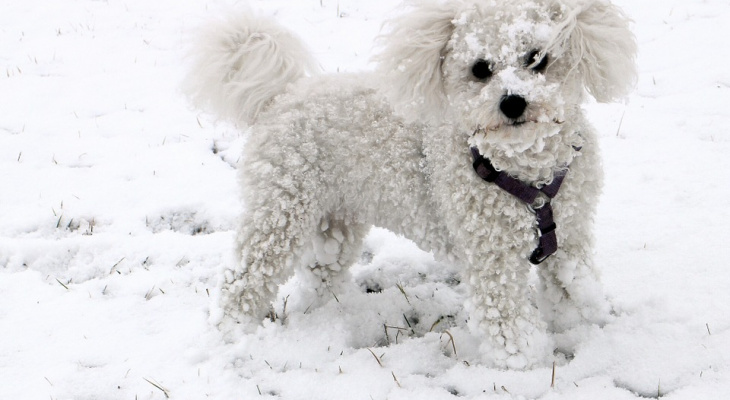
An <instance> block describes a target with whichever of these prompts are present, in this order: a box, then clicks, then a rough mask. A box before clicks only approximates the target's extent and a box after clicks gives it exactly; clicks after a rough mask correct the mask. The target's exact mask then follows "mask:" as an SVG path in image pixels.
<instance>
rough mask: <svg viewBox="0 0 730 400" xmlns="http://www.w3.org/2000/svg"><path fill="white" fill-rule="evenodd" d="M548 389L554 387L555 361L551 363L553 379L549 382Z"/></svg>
mask: <svg viewBox="0 0 730 400" xmlns="http://www.w3.org/2000/svg"><path fill="white" fill-rule="evenodd" d="M550 387H551V388H554V387H555V361H553V378H552V380H551V381H550Z"/></svg>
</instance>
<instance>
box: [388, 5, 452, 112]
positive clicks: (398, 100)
mask: <svg viewBox="0 0 730 400" xmlns="http://www.w3.org/2000/svg"><path fill="white" fill-rule="evenodd" d="M454 3H456V1H451V2H446V3H438V2H436V1H421V2H415V1H414V2H413V3H412V4H411V7H412V9H411V10H409V11H408V12H407V13H406V14H404V15H402V16H400V17H398V18H395V19H393V20H391V21H389V22H387V23H386V24H385V28H386V29H387V31H386V33H385V34H383V35H381V36H380V37H379V40H380V41H381V42H382V43H383V50H382V51H381V52H380V53H379V54H378V55H377V56H376V57H375V58H374V60H375V61H376V62H377V63H378V70H379V72H380V73H381V74H382V76H384V77H385V82H384V83H385V92H386V93H388V96H389V98H390V101H391V102H392V103H393V104H394V105H395V107H396V109H398V110H399V111H402V112H404V114H405V115H406V116H407V117H410V118H411V119H413V118H422V117H424V116H434V114H438V111H439V110H440V109H442V106H443V104H444V102H445V100H446V99H445V98H446V95H445V94H444V89H443V74H442V71H441V64H442V61H443V53H444V49H445V47H446V44H447V43H448V41H449V39H450V38H451V35H452V33H453V30H454V26H453V24H452V20H453V19H454V15H455V12H456V11H455V7H454Z"/></svg>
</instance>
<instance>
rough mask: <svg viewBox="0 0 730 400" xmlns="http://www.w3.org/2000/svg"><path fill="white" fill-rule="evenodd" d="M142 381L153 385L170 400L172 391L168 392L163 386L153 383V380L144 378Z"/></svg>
mask: <svg viewBox="0 0 730 400" xmlns="http://www.w3.org/2000/svg"><path fill="white" fill-rule="evenodd" d="M142 379H144V380H146V381H147V383H149V384H150V385H152V386H154V387H156V388H157V389H159V390H160V391H161V392H162V394H164V395H165V398H166V399H169V398H170V391H169V390H167V389H165V388H164V387H162V385H160V384H159V383H157V382H153V381H151V380H149V379H147V378H142Z"/></svg>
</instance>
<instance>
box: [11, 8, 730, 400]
mask: <svg viewBox="0 0 730 400" xmlns="http://www.w3.org/2000/svg"><path fill="white" fill-rule="evenodd" d="M616 3H618V4H619V5H621V6H622V7H623V8H624V9H625V10H626V11H627V13H628V14H629V15H631V16H632V17H633V19H634V20H635V32H636V35H637V38H638V40H639V44H640V56H639V67H640V81H639V84H638V87H637V90H636V92H635V93H634V94H633V95H632V96H631V98H630V99H629V101H628V102H627V103H626V104H614V105H599V104H590V105H588V106H587V108H588V110H589V115H590V117H591V119H592V120H593V121H594V123H595V124H596V126H597V127H598V129H599V131H600V132H601V145H602V148H603V154H604V164H605V170H606V186H605V190H604V196H603V199H602V203H601V205H600V210H599V218H598V221H597V232H596V234H597V236H598V249H597V261H598V263H599V264H600V265H601V267H602V269H603V271H604V272H603V280H604V284H605V286H606V292H607V293H608V295H609V297H610V300H611V302H612V304H613V306H614V309H615V310H616V314H617V315H616V318H615V319H614V320H613V321H611V322H610V323H609V324H608V325H606V326H605V327H604V328H597V327H585V328H583V329H578V330H575V331H571V332H568V333H566V334H562V335H556V336H555V339H556V342H557V343H558V344H560V345H564V346H565V347H571V346H576V348H575V354H574V358H573V359H572V360H566V359H565V358H564V357H563V356H556V370H555V382H554V387H551V381H552V368H550V367H545V368H537V369H534V370H531V371H499V370H493V369H488V368H485V367H482V366H479V365H478V364H476V363H475V362H473V360H474V359H475V357H474V356H473V355H474V354H475V353H476V351H477V349H478V346H479V342H478V338H476V337H474V336H472V335H471V334H470V333H469V331H468V329H466V327H465V324H464V323H463V320H464V319H465V318H466V317H465V315H463V312H462V301H463V288H462V287H461V286H460V285H458V279H457V278H456V273H457V271H455V270H454V268H453V267H452V266H450V265H444V264H438V263H436V262H435V261H433V259H432V258H431V256H430V255H429V254H426V253H423V252H420V251H419V250H418V249H416V248H415V246H414V245H413V244H412V243H410V242H408V241H406V240H404V239H402V238H398V237H395V236H394V235H392V234H390V233H389V232H387V231H384V230H380V229H375V230H373V231H372V232H371V234H370V236H369V237H368V239H367V243H366V247H367V249H366V250H367V252H366V253H365V254H364V255H363V257H362V260H361V262H360V263H359V264H358V265H356V266H355V267H354V268H353V269H352V277H353V281H354V282H355V284H353V286H352V290H351V291H350V292H348V294H347V295H346V296H340V297H339V298H336V299H335V298H332V299H328V300H327V301H326V302H325V304H323V305H322V306H321V307H319V308H317V309H314V310H310V309H307V306H308V305H307V304H306V302H304V301H303V300H302V299H301V298H298V297H297V292H298V287H297V282H296V281H293V282H290V283H289V284H287V285H286V286H285V287H283V288H282V299H281V300H280V301H279V302H278V303H277V307H278V310H279V311H280V319H279V320H278V321H276V322H266V323H265V324H264V326H263V327H261V328H260V329H259V330H258V331H257V332H256V333H254V334H251V335H245V336H244V335H242V336H241V337H239V338H237V340H234V341H233V342H232V343H226V342H225V341H224V340H223V339H222V338H221V337H220V335H219V333H218V332H217V330H216V329H215V327H214V326H213V325H212V324H211V322H210V321H211V320H214V319H215V315H216V313H217V312H218V311H217V309H216V296H217V294H216V292H215V288H216V286H217V282H218V279H219V272H220V270H221V269H222V266H224V265H227V263H230V262H232V256H231V248H232V240H233V235H234V232H233V230H234V226H235V220H236V216H237V215H238V213H239V211H240V207H241V206H240V204H239V202H238V189H237V185H236V178H235V170H234V167H233V165H235V163H236V161H237V160H238V155H239V154H240V149H241V147H242V146H243V139H242V138H241V134H240V132H239V131H238V130H237V129H236V128H235V127H234V126H230V125H226V124H216V123H214V121H213V120H212V118H211V117H210V116H208V115H205V114H200V113H198V112H197V111H194V110H192V109H191V108H190V107H189V105H188V104H187V103H186V101H185V99H184V98H183V97H182V95H180V93H179V89H178V88H179V81H180V79H181V77H182V76H183V74H184V71H185V58H184V55H185V49H186V45H187V44H188V43H189V42H190V41H191V39H192V35H194V27H195V26H197V25H199V24H200V23H201V22H203V21H206V20H208V19H210V18H214V17H216V16H219V15H221V14H224V13H228V12H230V11H231V10H232V9H235V8H241V7H242V5H241V4H235V3H233V2H228V3H226V2H223V1H214V0H207V1H206V0H196V1H190V2H173V1H172V0H160V1H155V2H148V1H142V0H126V1H120V0H108V1H94V0H73V1H64V2H57V1H50V0H37V1H34V2H4V4H3V6H2V9H3V12H2V13H0V49H2V50H1V51H0V109H1V110H2V114H0V171H1V172H0V188H2V189H1V190H0V294H1V296H2V300H0V399H37V398H51V399H59V400H60V399H134V398H136V399H163V398H165V397H166V396H169V397H170V398H173V399H199V398H212V399H248V398H263V399H266V398H272V399H276V398H281V399H318V400H319V399H322V400H325V399H343V398H346V399H374V400H384V399H390V400H398V399H407V400H413V399H419V400H422V399H423V400H425V399H450V398H455V397H461V398H468V399H533V398H534V399H537V398H539V399H596V400H602V399H634V398H637V397H640V396H641V397H649V398H652V397H654V398H656V397H658V396H660V397H661V398H666V399H723V398H727V397H728V396H730V291H729V290H728V288H730V271H728V264H729V263H728V260H727V259H726V256H727V250H726V243H727V238H726V232H727V225H728V224H729V223H730V212H728V211H727V210H728V209H730V207H729V206H730V196H729V194H730V187H728V182H730V159H728V157H727V156H726V154H728V152H730V133H729V131H728V129H727V128H726V127H727V126H728V125H726V124H730V113H729V112H728V111H727V105H728V104H730V70H728V69H727V62H728V61H729V60H730V55H728V53H727V51H726V47H727V46H726V44H725V40H724V39H722V38H724V37H727V36H728V34H729V33H730V5H729V4H728V3H727V2H725V1H722V0H704V1H700V0H681V1H680V0H643V1H641V2H632V1H628V0H616ZM248 6H249V7H250V8H251V9H253V10H259V11H260V12H262V13H264V14H267V15H272V16H275V17H276V18H277V19H278V20H279V21H282V22H283V23H284V24H285V25H287V26H289V27H291V28H292V29H293V30H295V31H297V32H299V33H300V34H301V35H302V37H303V38H304V40H305V41H306V42H307V43H308V45H309V46H310V48H311V49H312V51H313V52H314V54H315V56H316V57H317V59H318V60H319V61H320V63H321V65H322V67H323V69H324V70H326V71H328V72H335V73H336V72H338V71H339V72H344V71H358V70H363V69H369V68H372V66H371V65H369V64H368V59H369V57H370V56H371V55H372V54H373V51H374V50H373V39H374V38H375V36H376V35H377V33H378V30H379V29H380V26H381V24H382V22H383V21H384V19H385V18H387V17H388V16H389V15H393V14H394V13H395V12H399V11H398V10H396V9H395V5H394V4H393V3H392V2H389V1H385V0H377V1H376V0H373V1H368V2H357V1H355V0H339V1H334V0H321V1H320V0H300V1H284V0H276V1H264V0H254V1H250V2H249V3H248ZM364 288H369V289H371V290H373V291H375V292H374V293H366V292H365V291H363V290H362V289H364ZM286 296H290V298H289V299H287V300H286V307H287V309H286V312H284V309H283V307H284V303H285V300H284V298H285V297H286ZM442 316H450V317H447V318H444V319H442V320H439V318H441V317H442ZM282 322H284V323H282ZM384 325H385V326H384ZM409 325H410V326H409ZM385 332H387V336H386V334H385ZM452 338H453V339H452Z"/></svg>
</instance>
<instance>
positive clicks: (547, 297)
mask: <svg viewBox="0 0 730 400" xmlns="http://www.w3.org/2000/svg"><path fill="white" fill-rule="evenodd" d="M576 225H577V226H576ZM588 225H589V224H588V221H586V220H579V221H576V222H575V224H574V225H573V226H570V225H569V226H567V227H564V228H563V232H562V234H560V235H559V237H558V239H559V243H561V245H560V249H559V250H558V251H557V252H556V253H555V255H553V256H552V257H551V258H549V259H548V260H547V261H546V262H545V263H543V264H541V265H540V266H539V267H538V273H539V276H540V287H539V297H538V298H539V306H540V310H541V311H542V313H543V315H544V316H545V319H546V320H547V321H548V323H549V328H550V330H551V331H553V332H564V331H567V330H570V329H572V328H575V327H577V326H580V325H585V324H597V325H599V326H602V325H603V324H605V323H606V322H607V320H608V318H609V303H608V302H607V301H606V298H605V296H604V292H603V287H602V285H601V282H600V274H599V271H598V270H597V269H596V268H595V266H594V262H593V254H592V252H593V246H592V242H593V240H592V233H591V229H590V226H588Z"/></svg>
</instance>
